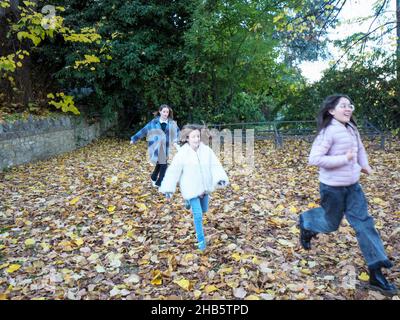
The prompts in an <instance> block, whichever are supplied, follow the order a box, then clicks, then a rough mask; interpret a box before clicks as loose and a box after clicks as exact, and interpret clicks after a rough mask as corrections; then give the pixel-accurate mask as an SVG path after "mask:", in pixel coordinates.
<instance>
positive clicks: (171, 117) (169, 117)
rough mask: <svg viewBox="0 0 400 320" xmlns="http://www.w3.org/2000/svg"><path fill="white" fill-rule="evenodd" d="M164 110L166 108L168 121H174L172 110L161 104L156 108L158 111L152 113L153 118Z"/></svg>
mask: <svg viewBox="0 0 400 320" xmlns="http://www.w3.org/2000/svg"><path fill="white" fill-rule="evenodd" d="M164 108H167V109H168V110H169V113H168V119H171V120H173V119H174V112H173V111H172V108H171V107H170V106H169V105H167V104H162V105H161V106H160V107H159V108H158V111H155V112H153V114H154V116H155V117H157V116H159V115H160V114H159V112H161V110H162V109H164Z"/></svg>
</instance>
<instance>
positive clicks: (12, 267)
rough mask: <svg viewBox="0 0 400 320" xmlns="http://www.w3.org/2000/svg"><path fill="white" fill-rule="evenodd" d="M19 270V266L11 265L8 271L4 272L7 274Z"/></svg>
mask: <svg viewBox="0 0 400 320" xmlns="http://www.w3.org/2000/svg"><path fill="white" fill-rule="evenodd" d="M20 268H21V265H19V264H12V265H10V266H9V267H8V269H7V270H6V271H7V272H8V273H13V272H14V271H17V270H19V269H20Z"/></svg>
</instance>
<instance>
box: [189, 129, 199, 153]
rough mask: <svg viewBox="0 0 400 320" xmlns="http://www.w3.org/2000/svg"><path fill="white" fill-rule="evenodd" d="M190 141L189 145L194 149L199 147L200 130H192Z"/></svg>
mask: <svg viewBox="0 0 400 320" xmlns="http://www.w3.org/2000/svg"><path fill="white" fill-rule="evenodd" d="M188 143H189V146H190V147H191V148H192V149H193V150H197V149H198V147H199V145H200V131H199V130H193V131H192V132H190V133H189V136H188Z"/></svg>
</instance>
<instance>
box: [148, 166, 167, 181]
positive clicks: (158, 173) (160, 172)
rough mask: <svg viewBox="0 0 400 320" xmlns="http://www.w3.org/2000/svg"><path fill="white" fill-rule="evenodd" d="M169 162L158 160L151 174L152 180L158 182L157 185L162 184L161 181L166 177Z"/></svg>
mask: <svg viewBox="0 0 400 320" xmlns="http://www.w3.org/2000/svg"><path fill="white" fill-rule="evenodd" d="M167 167H168V164H166V163H164V164H160V163H158V162H157V164H156V167H155V168H154V171H153V173H152V174H151V180H153V181H155V182H156V185H157V186H161V182H162V181H163V179H164V176H165V172H166V171H167Z"/></svg>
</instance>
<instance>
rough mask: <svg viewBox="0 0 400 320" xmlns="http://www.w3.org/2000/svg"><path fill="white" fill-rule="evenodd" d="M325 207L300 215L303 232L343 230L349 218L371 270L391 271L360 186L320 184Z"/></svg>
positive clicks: (322, 205)
mask: <svg viewBox="0 0 400 320" xmlns="http://www.w3.org/2000/svg"><path fill="white" fill-rule="evenodd" d="M320 194H321V207H319V208H314V209H311V210H308V211H306V212H304V213H302V214H301V215H300V224H301V225H302V227H303V228H305V229H307V230H310V231H314V232H321V233H329V232H332V231H335V230H337V229H338V228H339V225H340V222H341V221H342V219H343V216H346V218H347V220H348V221H349V223H350V225H351V227H352V228H353V229H354V230H355V232H356V237H357V241H358V244H359V246H360V249H361V252H362V254H363V256H364V258H365V260H366V262H367V265H368V267H370V268H379V267H386V268H390V267H391V266H392V263H391V262H390V261H389V260H388V258H387V256H386V253H385V249H384V248H383V244H382V240H381V237H380V235H379V233H378V232H377V231H376V229H375V224H374V219H373V218H372V217H371V216H370V215H369V214H368V206H367V200H366V199H365V195H364V192H363V190H362V188H361V186H360V184H359V183H355V184H353V185H351V186H348V187H332V186H328V185H326V184H323V183H320Z"/></svg>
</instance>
